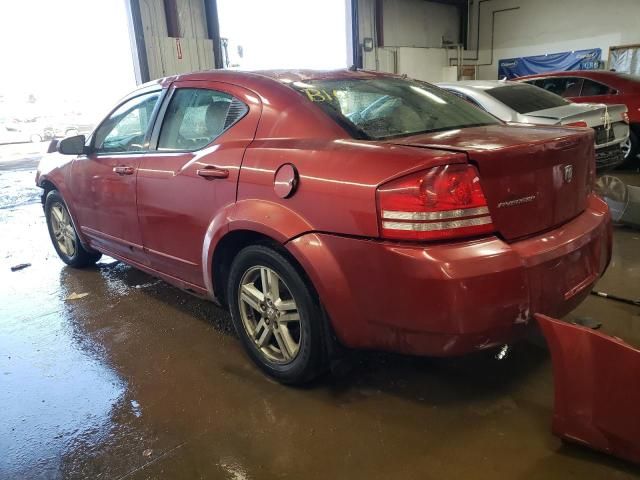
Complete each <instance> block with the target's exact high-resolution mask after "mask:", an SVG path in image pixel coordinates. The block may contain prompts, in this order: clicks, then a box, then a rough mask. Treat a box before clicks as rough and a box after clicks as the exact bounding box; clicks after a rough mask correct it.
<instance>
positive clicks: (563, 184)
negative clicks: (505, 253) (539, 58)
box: [390, 125, 595, 240]
mask: <svg viewBox="0 0 640 480" xmlns="http://www.w3.org/2000/svg"><path fill="white" fill-rule="evenodd" d="M390 141H391V142H393V143H397V144H402V145H408V146H413V147H419V148H437V149H440V150H444V149H448V150H452V151H459V152H465V153H466V154H467V157H468V159H469V162H470V163H473V164H475V165H476V166H477V168H478V170H479V173H480V183H481V186H482V189H483V191H484V194H485V196H486V198H487V203H488V207H489V211H490V214H491V217H492V218H493V223H494V225H495V227H496V229H497V231H498V233H499V234H500V235H501V236H502V237H503V238H505V239H506V240H514V239H518V238H522V237H526V236H530V235H533V234H536V233H539V232H543V231H545V230H548V229H551V228H553V227H555V226H557V225H561V224H563V223H565V222H567V221H569V220H571V219H572V218H574V217H576V216H577V215H579V214H580V213H581V212H582V211H583V210H584V209H585V207H586V202H587V195H588V192H589V191H590V186H589V184H590V175H591V174H592V173H593V171H594V169H595V165H594V150H593V133H592V131H591V130H587V129H565V128H559V127H522V126H505V125H490V126H483V127H474V128H466V129H456V130H448V131H445V132H434V133H428V134H421V135H414V136H411V137H406V138H401V139H393V140H390Z"/></svg>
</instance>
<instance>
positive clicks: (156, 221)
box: [137, 81, 261, 287]
mask: <svg viewBox="0 0 640 480" xmlns="http://www.w3.org/2000/svg"><path fill="white" fill-rule="evenodd" d="M260 109H261V106H260V104H259V102H258V101H257V99H256V96H255V95H252V94H251V92H249V91H247V90H245V89H243V88H241V87H237V86H233V85H230V84H226V83H218V82H209V81H183V82H175V83H174V84H173V85H172V88H171V90H170V92H169V94H168V95H167V100H166V101H165V105H163V107H162V108H161V111H160V115H159V120H158V122H156V127H155V128H154V133H153V135H152V140H151V144H152V147H156V150H155V151H153V152H151V153H149V154H148V155H145V156H144V158H143V159H142V161H141V164H140V166H139V169H138V184H137V198H138V217H139V219H140V228H141V231H142V239H143V244H144V248H145V252H146V253H147V255H148V256H149V260H150V262H151V266H152V267H153V268H155V269H156V270H158V271H160V272H162V273H165V274H168V275H171V276H173V277H176V278H179V279H181V280H183V281H185V282H187V283H190V284H192V285H194V286H196V287H204V286H205V282H204V278H203V269H202V256H203V255H202V250H203V245H204V239H205V235H206V232H207V229H208V227H209V225H210V224H211V222H212V220H213V218H214V216H215V215H216V213H218V212H219V211H221V209H223V208H224V207H225V206H227V205H230V204H232V203H233V202H235V199H236V186H237V182H238V175H239V172H240V164H241V162H242V156H243V154H244V151H245V148H246V147H247V146H248V145H249V143H251V141H252V140H253V137H254V134H255V131H256V127H257V124H258V119H259V118H260ZM160 119H162V120H160Z"/></svg>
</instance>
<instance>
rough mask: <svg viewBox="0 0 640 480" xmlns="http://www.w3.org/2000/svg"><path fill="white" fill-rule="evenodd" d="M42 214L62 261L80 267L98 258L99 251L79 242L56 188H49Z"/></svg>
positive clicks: (91, 263)
mask: <svg viewBox="0 0 640 480" xmlns="http://www.w3.org/2000/svg"><path fill="white" fill-rule="evenodd" d="M44 214H45V218H46V219H47V228H48V229H49V236H50V237H51V242H52V243H53V247H54V248H55V249H56V252H57V253H58V256H59V257H60V259H61V260H62V261H63V262H64V263H66V264H67V265H69V266H71V267H76V268H82V267H87V266H89V265H93V264H95V263H96V262H97V261H98V260H99V259H100V257H101V256H102V254H101V253H99V252H93V251H88V250H86V249H85V248H84V247H83V246H82V244H81V243H80V239H79V238H78V233H77V232H76V229H75V227H74V225H73V222H72V221H71V215H69V210H68V209H67V205H66V204H65V203H64V200H63V199H62V196H61V195H60V193H59V192H58V191H57V190H51V191H50V192H49V193H48V194H47V198H46V200H45V203H44Z"/></svg>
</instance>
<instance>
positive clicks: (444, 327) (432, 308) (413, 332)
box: [287, 195, 611, 356]
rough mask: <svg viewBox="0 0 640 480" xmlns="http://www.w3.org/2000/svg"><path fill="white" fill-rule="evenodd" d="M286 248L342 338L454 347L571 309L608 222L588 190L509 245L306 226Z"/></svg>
mask: <svg viewBox="0 0 640 480" xmlns="http://www.w3.org/2000/svg"><path fill="white" fill-rule="evenodd" d="M287 248H288V249H289V251H290V252H291V253H292V254H293V255H294V256H295V257H296V258H297V259H298V261H299V262H300V263H301V264H302V266H303V268H304V269H305V271H306V272H307V274H308V275H309V277H310V278H311V281H312V282H313V284H314V286H315V287H316V289H317V291H318V294H319V295H320V298H321V300H322V303H323V305H324V307H325V308H326V310H327V312H328V313H329V317H330V318H331V323H332V326H333V328H334V330H335V332H336V334H337V336H338V338H339V339H340V340H341V341H342V342H343V343H344V344H345V345H347V346H349V347H354V348H373V349H381V350H390V351H397V352H403V353H411V354H418V355H434V356H447V355H459V354H464V353H468V352H471V351H475V350H478V349H482V348H487V347H491V346H495V345H499V344H502V343H507V342H510V341H513V340H514V339H516V338H518V337H519V336H521V335H522V334H524V333H525V332H526V330H527V329H528V328H529V326H530V325H531V319H532V315H533V313H544V314H547V315H551V316H563V315H565V314H567V313H568V312H569V311H571V310H572V309H573V308H575V307H576V306H577V305H578V304H579V303H580V302H581V301H582V300H583V299H584V298H585V296H586V295H588V293H589V291H590V288H591V286H592V285H593V283H594V282H595V281H596V280H597V279H598V278H599V277H600V275H602V273H603V272H604V270H605V269H606V267H607V265H608V262H609V260H610V257H611V220H610V216H609V213H608V209H607V206H606V204H605V203H604V202H603V201H602V200H600V199H599V198H598V197H596V196H595V195H593V196H591V197H590V199H589V205H588V208H587V209H586V210H585V211H584V212H583V213H582V214H581V215H580V216H578V217H576V218H574V219H573V220H572V221H570V222H568V223H566V224H565V225H563V226H561V227H559V228H556V229H554V230H552V231H549V232H546V233H544V234H542V235H539V236H536V237H533V238H528V239H525V240H522V241H519V242H515V243H510V244H509V243H506V242H504V241H502V240H501V239H499V238H497V237H489V238H483V239H478V240H473V241H466V242H458V243H448V244H438V245H429V246H424V245H407V244H401V243H392V242H382V241H374V240H364V239H357V238H348V237H341V236H335V235H330V234H319V233H309V234H306V235H303V236H301V237H298V238H296V239H295V240H293V241H291V242H289V243H288V244H287Z"/></svg>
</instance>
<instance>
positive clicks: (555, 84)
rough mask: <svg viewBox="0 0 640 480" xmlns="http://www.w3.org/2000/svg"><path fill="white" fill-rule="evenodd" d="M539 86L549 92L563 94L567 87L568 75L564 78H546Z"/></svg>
mask: <svg viewBox="0 0 640 480" xmlns="http://www.w3.org/2000/svg"><path fill="white" fill-rule="evenodd" d="M536 86H537V87H540V88H544V89H545V90H546V91H547V92H551V93H555V94H556V95H562V94H563V93H564V91H565V90H566V89H567V77H562V78H545V79H543V80H542V82H541V83H540V84H536Z"/></svg>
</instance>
